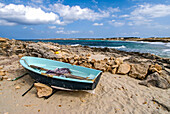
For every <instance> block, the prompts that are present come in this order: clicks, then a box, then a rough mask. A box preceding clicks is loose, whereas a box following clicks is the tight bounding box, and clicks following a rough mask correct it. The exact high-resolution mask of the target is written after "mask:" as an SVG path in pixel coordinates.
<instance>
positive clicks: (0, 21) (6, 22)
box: [0, 19, 16, 26]
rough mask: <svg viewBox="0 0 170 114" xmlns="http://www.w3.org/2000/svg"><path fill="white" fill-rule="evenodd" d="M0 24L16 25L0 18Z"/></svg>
mask: <svg viewBox="0 0 170 114" xmlns="http://www.w3.org/2000/svg"><path fill="white" fill-rule="evenodd" d="M0 25H5V26H14V25H16V23H13V22H8V21H6V20H1V19H0Z"/></svg>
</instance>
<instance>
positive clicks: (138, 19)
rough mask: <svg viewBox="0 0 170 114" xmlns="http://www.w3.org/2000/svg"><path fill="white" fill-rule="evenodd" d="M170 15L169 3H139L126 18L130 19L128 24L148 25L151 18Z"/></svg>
mask: <svg viewBox="0 0 170 114" xmlns="http://www.w3.org/2000/svg"><path fill="white" fill-rule="evenodd" d="M165 16H170V5H163V4H157V5H151V4H145V5H139V6H138V7H137V8H136V9H135V10H134V11H132V12H131V13H130V15H129V18H128V20H131V21H132V22H130V23H131V24H130V25H132V24H133V25H142V24H145V25H150V24H151V22H152V21H153V19H155V18H161V17H165Z"/></svg>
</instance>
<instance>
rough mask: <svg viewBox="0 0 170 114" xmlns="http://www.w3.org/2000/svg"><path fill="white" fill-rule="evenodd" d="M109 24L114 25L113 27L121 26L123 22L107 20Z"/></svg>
mask: <svg viewBox="0 0 170 114" xmlns="http://www.w3.org/2000/svg"><path fill="white" fill-rule="evenodd" d="M109 24H111V25H113V26H115V27H121V26H123V25H124V24H125V23H124V22H115V20H112V21H109Z"/></svg>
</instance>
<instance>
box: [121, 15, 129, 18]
mask: <svg viewBox="0 0 170 114" xmlns="http://www.w3.org/2000/svg"><path fill="white" fill-rule="evenodd" d="M119 17H120V18H126V17H129V15H120V16H119Z"/></svg>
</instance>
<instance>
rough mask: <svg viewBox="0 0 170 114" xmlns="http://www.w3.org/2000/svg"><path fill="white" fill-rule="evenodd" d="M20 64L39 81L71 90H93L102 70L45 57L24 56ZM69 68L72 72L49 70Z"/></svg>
mask: <svg viewBox="0 0 170 114" xmlns="http://www.w3.org/2000/svg"><path fill="white" fill-rule="evenodd" d="M20 64H21V65H22V66H23V67H24V68H25V69H26V70H27V71H28V73H29V75H30V76H31V77H32V78H33V79H34V80H35V81H37V82H40V83H43V84H47V85H50V86H51V87H54V88H55V87H59V88H64V89H71V90H93V89H95V88H96V86H97V84H98V82H99V80H100V77H101V74H102V71H100V70H95V69H91V68H86V67H82V66H77V65H71V64H69V63H64V62H59V61H54V60H50V59H45V58H38V57H29V56H24V57H22V58H21V59H20ZM56 68H59V69H60V68H67V69H69V70H70V71H71V74H69V75H68V74H62V75H61V76H60V75H58V76H57V75H51V74H47V73H46V72H47V70H54V69H56Z"/></svg>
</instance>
